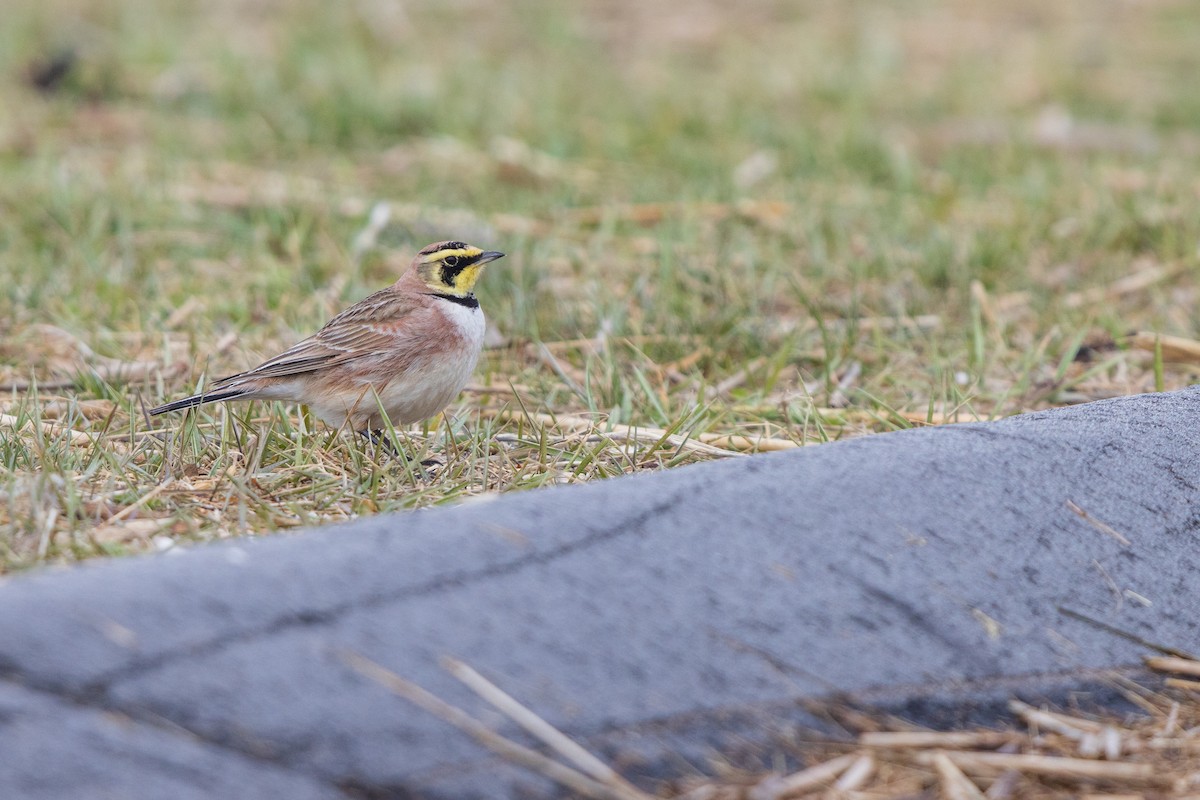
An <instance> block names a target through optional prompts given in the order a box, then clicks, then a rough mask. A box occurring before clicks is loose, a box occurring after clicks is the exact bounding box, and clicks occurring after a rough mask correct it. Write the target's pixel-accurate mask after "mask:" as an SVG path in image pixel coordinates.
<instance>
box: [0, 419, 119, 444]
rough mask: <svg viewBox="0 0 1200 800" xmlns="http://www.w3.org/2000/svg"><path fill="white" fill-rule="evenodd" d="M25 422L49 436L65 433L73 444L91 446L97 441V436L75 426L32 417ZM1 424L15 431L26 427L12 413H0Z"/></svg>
mask: <svg viewBox="0 0 1200 800" xmlns="http://www.w3.org/2000/svg"><path fill="white" fill-rule="evenodd" d="M25 422H32V423H33V424H34V425H37V426H38V427H40V428H41V429H42V430H43V431H44V432H45V433H46V435H47V436H63V435H65V436H66V437H67V438H68V439H69V440H70V442H71V444H77V445H87V446H90V445H92V444H94V443H95V441H96V439H95V437H94V436H92V435H91V434H90V433H84V432H83V431H77V430H75V429H74V428H68V427H67V426H65V425H55V424H52V423H49V422H37V421H35V420H32V419H30V420H25ZM0 426H4V427H8V428H12V429H13V431H15V432H19V431H20V430H21V429H22V428H23V427H24V424H23V422H22V420H21V419H20V418H19V417H14V416H12V415H11V414H0Z"/></svg>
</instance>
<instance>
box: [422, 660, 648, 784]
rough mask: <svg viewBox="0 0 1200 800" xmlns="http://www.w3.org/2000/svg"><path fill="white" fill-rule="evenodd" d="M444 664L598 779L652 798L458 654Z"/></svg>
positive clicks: (451, 672) (508, 714)
mask: <svg viewBox="0 0 1200 800" xmlns="http://www.w3.org/2000/svg"><path fill="white" fill-rule="evenodd" d="M442 666H443V667H444V668H445V670H446V671H447V672H449V673H450V674H451V675H453V676H454V677H455V678H456V679H458V680H459V681H461V682H462V683H463V684H464V685H466V687H467V688H468V689H470V690H471V691H473V692H475V694H477V695H479V696H480V697H482V698H483V699H484V700H486V701H488V702H489V703H491V704H492V705H493V706H495V707H496V708H497V709H499V710H500V711H501V712H503V713H504V715H505V716H507V717H508V718H509V719H511V720H512V721H513V722H515V723H517V724H518V725H520V726H521V727H522V728H524V729H525V730H527V731H529V733H531V734H533V735H534V736H535V737H537V738H538V739H540V740H541V741H542V742H543V743H545V745H546V746H547V747H549V748H551V749H552V750H554V751H555V752H556V753H558V754H559V755H560V756H562V757H563V758H565V759H567V760H568V761H570V762H572V763H573V764H574V765H575V766H577V767H579V768H580V769H581V770H583V771H584V772H586V773H587V774H588V775H590V776H591V777H593V778H595V779H596V780H598V781H601V782H603V783H607V784H609V785H611V786H612V787H613V788H614V789H617V790H618V791H620V792H622V793H623V794H624V795H625V796H627V797H630V798H641V799H642V800H649V796H648V795H646V794H644V793H643V792H641V791H640V790H638V788H637V787H635V786H634V785H633V784H631V783H629V782H628V781H626V780H625V779H624V778H622V777H621V776H620V775H619V774H618V773H617V772H616V770H614V769H613V768H612V767H610V766H608V765H607V764H605V763H604V762H603V761H601V760H600V759H599V758H597V757H596V756H594V755H592V754H591V753H589V752H588V751H587V750H585V749H584V748H583V747H581V746H580V745H579V744H578V743H576V742H575V741H573V740H572V739H571V738H570V737H568V736H566V735H565V734H564V733H563V732H562V731H560V730H558V729H557V728H555V727H554V726H553V725H551V724H550V723H548V722H546V720H544V719H542V718H541V717H539V716H538V715H537V714H535V713H533V712H532V711H530V710H529V709H528V708H526V707H525V706H523V705H521V704H520V703H519V702H517V701H516V700H515V699H514V698H513V697H512V696H511V695H509V694H508V693H507V692H505V691H504V690H502V689H501V688H500V687H498V686H496V684H494V683H492V682H491V681H489V680H488V679H487V678H485V677H483V676H482V675H480V674H479V673H478V672H477V671H475V670H474V669H472V668H471V667H470V666H468V665H467V664H465V663H463V662H462V661H459V660H458V659H456V658H443V659H442Z"/></svg>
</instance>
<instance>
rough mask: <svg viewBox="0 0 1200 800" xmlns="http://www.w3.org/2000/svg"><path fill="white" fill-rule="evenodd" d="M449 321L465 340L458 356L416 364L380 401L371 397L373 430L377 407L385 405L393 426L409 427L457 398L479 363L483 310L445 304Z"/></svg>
mask: <svg viewBox="0 0 1200 800" xmlns="http://www.w3.org/2000/svg"><path fill="white" fill-rule="evenodd" d="M442 305H443V311H445V314H446V316H447V318H448V319H449V320H450V322H451V323H452V324H454V325H455V327H457V328H458V330H459V333H460V334H461V336H462V337H463V343H462V344H461V345H460V349H459V350H458V353H457V354H456V355H450V354H447V353H439V354H438V355H436V356H434V357H432V358H430V359H428V360H427V361H426V362H425V363H424V364H422V363H421V362H419V361H418V362H417V363H415V364H414V365H413V369H411V370H407V371H406V372H405V373H404V374H403V375H398V376H397V377H395V378H394V379H392V381H391V382H390V383H388V385H387V386H385V387H384V388H383V389H382V390H381V391H380V392H379V400H378V401H376V400H375V399H374V397H371V398H369V402H370V404H371V407H372V410H373V411H374V412H375V414H374V416H373V417H372V422H371V427H375V426H376V425H377V424H378V423H379V422H380V421H381V420H379V418H378V407H379V406H380V405H382V406H383V408H384V410H386V411H387V415H388V418H389V419H390V420H391V421H392V423H393V424H397V425H400V424H407V423H410V422H417V421H419V420H423V419H427V418H429V417H432V416H433V415H434V414H436V413H438V412H439V411H441V410H442V409H443V408H445V407H446V406H447V405H448V404H449V403H450V401H451V400H453V399H454V398H455V397H457V396H458V393H459V392H461V391H462V389H463V387H464V386H466V385H467V381H469V380H470V379H471V373H472V372H474V371H475V364H476V362H477V361H478V360H479V351H480V350H481V349H482V348H483V334H484V329H485V327H486V325H485V323H484V319H483V311H481V310H480V309H479V308H467V307H466V306H461V305H459V304H458V303H452V302H450V301H444V302H443V304H442Z"/></svg>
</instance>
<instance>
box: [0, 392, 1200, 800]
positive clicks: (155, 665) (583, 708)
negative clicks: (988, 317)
mask: <svg viewBox="0 0 1200 800" xmlns="http://www.w3.org/2000/svg"><path fill="white" fill-rule="evenodd" d="M1197 410H1200V394H1198V393H1197V392H1196V391H1195V390H1189V391H1184V392H1176V393H1171V394H1160V395H1145V396H1139V397H1133V398H1125V399H1120V400H1114V401H1106V402H1100V403H1092V404H1088V405H1086V406H1079V407H1074V408H1069V409H1062V410H1055V411H1048V412H1043V413H1038V414H1030V415H1027V416H1023V417H1018V418H1014V419H1010V420H1006V421H1003V422H998V423H989V424H978V425H960V426H951V427H944V428H937V429H926V430H917V431H906V432H902V433H896V434H887V435H880V436H873V437H868V438H864V439H858V440H853V441H848V442H843V443H837V444H831V445H825V446H821V447H813V448H807V449H804V450H800V451H796V452H793V453H788V454H780V455H772V456H762V457H755V458H748V459H739V460H733V461H726V462H721V463H713V464H705V465H701V466H697V467H690V468H683V469H678V470H674V471H671V472H667V473H661V474H656V475H652V476H641V477H637V478H622V479H615V480H611V481H606V482H603V483H598V484H593V485H589V486H582V487H565V488H560V489H552V490H546V491H539V492H530V493H526V494H520V495H509V496H506V497H503V498H500V499H497V500H494V501H491V502H487V503H478V504H469V505H465V506H460V507H457V508H452V509H444V510H432V511H422V512H417V513H413V514H405V515H397V516H389V517H379V518H374V519H369V520H364V521H362V522H360V523H355V524H351V525H345V526H338V527H334V528H327V529H322V530H319V531H312V532H308V533H305V534H304V535H300V536H280V537H274V538H269V539H263V540H259V541H241V542H236V543H228V544H222V545H215V546H208V547H202V548H196V549H194V550H192V551H189V552H187V553H185V554H182V555H180V556H177V557H153V558H143V559H128V560H120V561H116V562H110V563H103V564H96V565H90V566H86V567H84V568H80V569H74V570H70V571H66V572H62V571H47V572H43V573H40V574H36V575H32V576H28V577H22V578H18V579H15V580H12V581H10V582H8V583H6V584H5V585H3V587H0V670H2V671H3V673H4V675H5V677H6V679H7V681H6V683H5V684H2V685H0V689H2V692H0V752H4V753H5V754H6V757H5V758H3V759H0V796H6V797H7V796H13V797H24V798H51V797H56V798H57V797H64V796H85V795H86V796H120V797H127V798H150V797H162V796H178V797H228V796H235V794H231V793H230V792H229V791H228V790H227V789H228V786H230V785H236V786H237V787H239V790H238V791H237V792H236V796H239V797H242V798H251V797H280V796H287V797H310V796H312V797H345V796H370V797H447V798H449V797H454V798H459V797H502V796H514V797H516V796H521V797H526V796H536V795H538V794H541V793H543V792H545V791H547V787H546V785H545V784H544V783H542V782H540V781H539V780H538V779H535V778H529V777H525V776H521V775H520V774H519V773H517V772H515V771H513V770H508V769H506V768H503V767H501V766H500V765H498V764H497V763H496V762H495V761H494V760H492V759H491V758H490V757H489V756H488V755H487V754H486V753H485V752H484V751H482V750H480V749H479V748H478V746H477V745H475V744H474V743H473V742H472V741H470V740H469V739H467V738H466V737H464V736H463V735H462V734H460V733H458V732H457V731H454V730H452V729H450V728H449V727H448V726H446V725H445V724H444V723H443V722H441V721H440V720H437V719H434V718H431V717H429V716H428V715H426V714H424V713H423V712H421V711H418V710H416V709H414V708H413V707H411V706H409V705H408V704H407V703H406V702H405V701H403V700H400V699H398V698H396V697H394V696H392V695H390V694H389V693H388V692H387V691H386V690H385V689H383V688H382V687H380V686H378V685H376V684H374V683H372V682H371V681H369V680H366V679H364V678H363V677H361V676H360V675H358V674H357V673H355V672H353V671H352V670H350V669H348V668H347V667H346V666H345V664H344V663H343V661H342V659H341V657H340V655H339V654H340V653H342V652H343V651H353V652H357V653H361V654H363V655H365V656H367V657H368V658H370V659H373V660H375V661H377V662H379V663H380V664H382V665H384V666H386V667H387V668H389V669H391V670H394V671H395V672H397V673H398V674H400V675H402V676H404V677H406V678H408V679H410V680H413V681H415V682H416V683H418V684H420V685H422V686H424V687H425V688H427V689H429V690H430V691H433V692H435V693H436V694H438V695H440V696H442V697H444V698H446V699H447V700H449V701H451V702H454V703H456V704H459V705H462V706H464V707H467V708H469V709H472V710H475V711H478V712H479V713H480V714H482V715H483V716H485V717H487V718H489V719H492V717H491V716H490V715H489V712H487V711H486V710H484V709H482V708H481V704H480V703H479V701H478V700H477V699H476V698H475V697H474V696H473V695H471V694H470V693H469V692H467V691H466V690H465V689H464V688H463V687H461V686H460V685H458V684H457V683H456V682H455V681H453V680H452V679H450V678H449V677H448V676H446V675H445V674H444V673H443V672H442V671H441V670H440V669H439V667H438V659H439V657H440V656H442V655H445V654H450V655H454V656H457V657H459V658H462V659H464V660H465V661H467V662H468V663H470V664H471V665H473V666H474V667H476V668H477V669H479V670H480V671H481V672H483V673H484V674H486V675H488V676H489V677H491V678H492V679H493V680H495V681H496V682H497V683H499V684H500V685H501V686H502V687H504V688H505V689H507V690H508V691H509V692H510V693H512V694H513V695H515V696H516V697H518V698H519V699H521V700H522V701H524V702H526V703H527V704H528V705H530V706H532V707H533V708H534V709H535V710H537V711H538V712H539V713H540V714H542V715H543V716H544V717H545V718H546V719H548V720H549V721H550V722H552V723H553V724H555V725H557V726H559V727H560V728H562V729H563V730H564V731H566V732H567V733H569V734H571V735H573V736H575V737H577V738H580V739H582V740H585V741H588V742H589V743H591V744H593V745H595V746H597V747H601V748H602V749H604V750H605V751H606V752H607V753H608V754H609V755H610V756H611V757H613V758H615V759H617V760H619V761H621V763H624V764H625V765H626V768H627V769H628V771H629V772H630V773H631V774H638V773H639V772H659V773H661V772H662V771H663V770H664V769H678V768H679V767H680V764H681V763H682V762H679V761H675V762H672V761H671V755H670V754H672V753H678V754H680V758H689V757H690V758H692V759H698V758H702V756H703V754H704V752H705V748H708V747H710V746H719V747H723V746H726V745H730V743H731V742H733V741H737V742H741V743H742V744H746V743H750V744H755V743H759V744H765V743H767V742H769V740H770V736H771V735H772V734H773V733H774V732H776V731H778V730H779V729H781V728H782V727H784V726H786V725H788V724H791V723H795V722H798V721H799V722H804V721H805V720H806V718H805V716H804V714H803V713H802V712H801V711H799V710H798V708H797V703H798V702H799V701H802V700H805V699H808V698H814V697H823V696H828V695H830V694H834V693H848V694H850V695H856V694H857V695H859V696H860V697H863V698H866V699H871V698H874V699H876V700H879V701H886V702H889V703H896V702H905V700H906V699H910V700H911V698H913V697H918V696H924V697H929V698H933V699H931V700H930V701H929V702H933V703H935V704H936V702H940V701H939V700H938V699H937V698H943V699H944V698H947V697H949V698H953V697H960V698H971V699H976V700H977V699H979V698H985V697H989V696H999V695H1003V694H1006V693H1007V692H1009V691H1013V690H1015V689H1018V688H1020V687H1022V686H1026V687H1029V686H1034V685H1037V686H1042V687H1052V686H1054V685H1056V682H1057V684H1058V685H1061V684H1062V681H1063V679H1064V678H1063V676H1064V675H1070V674H1072V673H1075V672H1077V671H1086V670H1097V669H1107V668H1112V667H1115V666H1120V665H1130V664H1135V663H1136V662H1137V661H1138V659H1139V658H1140V657H1141V656H1142V655H1144V654H1145V653H1146V648H1145V647H1144V646H1141V645H1138V644H1136V643H1135V642H1133V641H1130V640H1129V639H1126V638H1122V637H1120V636H1116V635H1114V634H1113V633H1111V632H1109V631H1105V630H1102V629H1101V628H1099V627H1097V626H1096V625H1094V624H1090V623H1087V622H1084V621H1082V620H1081V619H1080V616H1084V617H1088V618H1091V619H1094V620H1097V621H1099V622H1101V623H1103V624H1105V625H1109V626H1113V627H1115V628H1119V629H1121V630H1125V631H1129V632H1130V633H1132V634H1134V635H1136V636H1140V637H1142V638H1144V639H1145V640H1149V641H1152V642H1160V643H1164V644H1169V645H1173V646H1176V647H1181V648H1185V649H1187V648H1193V649H1200V646H1197V643H1200V600H1198V599H1197V594H1196V592H1195V591H1193V589H1194V586H1195V582H1196V579H1195V577H1194V576H1195V575H1197V574H1200V572H1198V567H1200V536H1198V532H1200V504H1198V501H1200V459H1198V458H1197V457H1196V454H1197V452H1198V450H1200V426H1197V425H1195V424H1194V418H1195V415H1196V412H1197ZM1068 501H1070V502H1071V503H1074V504H1075V505H1076V506H1077V507H1078V508H1079V509H1082V510H1083V511H1084V512H1086V514H1087V515H1089V516H1090V518H1091V521H1089V519H1085V518H1084V517H1082V516H1080V514H1078V513H1076V512H1075V511H1073V510H1072V509H1071V508H1070V507H1069V505H1068ZM1098 523H1103V525H1107V526H1110V527H1111V529H1114V530H1116V531H1118V532H1119V533H1120V534H1121V535H1123V536H1125V537H1127V538H1128V540H1129V542H1130V545H1129V546H1125V545H1122V544H1121V543H1120V542H1119V541H1118V540H1117V539H1116V538H1115V537H1114V536H1112V535H1111V534H1109V533H1106V532H1104V531H1103V530H1102V529H1101V526H1100V525H1099V524H1098ZM1125 590H1130V591H1131V592H1133V593H1136V596H1135V595H1134V594H1128V593H1126V592H1125ZM1137 596H1140V597H1145V598H1147V599H1148V600H1149V601H1150V605H1149V606H1146V605H1143V604H1142V603H1140V601H1138V600H1137ZM1064 610H1066V612H1067V613H1064ZM1022 681H1024V683H1023V682H1022ZM997 693H999V695H998V694H997ZM808 721H811V720H808ZM499 726H500V728H501V730H503V731H504V732H506V733H510V734H512V735H513V736H514V737H515V738H518V739H521V738H522V735H521V734H520V732H519V731H515V730H513V729H512V727H511V726H507V725H506V724H500V725H499ZM13 754H15V757H13ZM626 756H631V757H632V756H636V763H635V761H633V760H629V759H625V757H626ZM622 759H625V760H623V761H622ZM692 763H693V765H697V762H696V761H693V762H692ZM638 764H641V765H642V766H638ZM698 766H700V767H702V766H703V763H702V761H701V762H699V763H698ZM105 793H107V794H105Z"/></svg>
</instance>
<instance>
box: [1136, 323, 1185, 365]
mask: <svg viewBox="0 0 1200 800" xmlns="http://www.w3.org/2000/svg"><path fill="white" fill-rule="evenodd" d="M1128 341H1129V345H1130V347H1136V348H1137V349H1139V350H1149V351H1150V352H1152V353H1153V352H1154V351H1155V350H1156V349H1157V348H1158V347H1161V348H1162V357H1163V360H1164V361H1175V362H1181V363H1193V364H1194V363H1200V342H1198V341H1196V340H1195V339H1185V338H1183V337H1182V336H1164V335H1163V334H1160V333H1153V332H1150V331H1138V332H1137V333H1135V334H1133V335H1132V336H1130V337H1129V339H1128Z"/></svg>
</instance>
